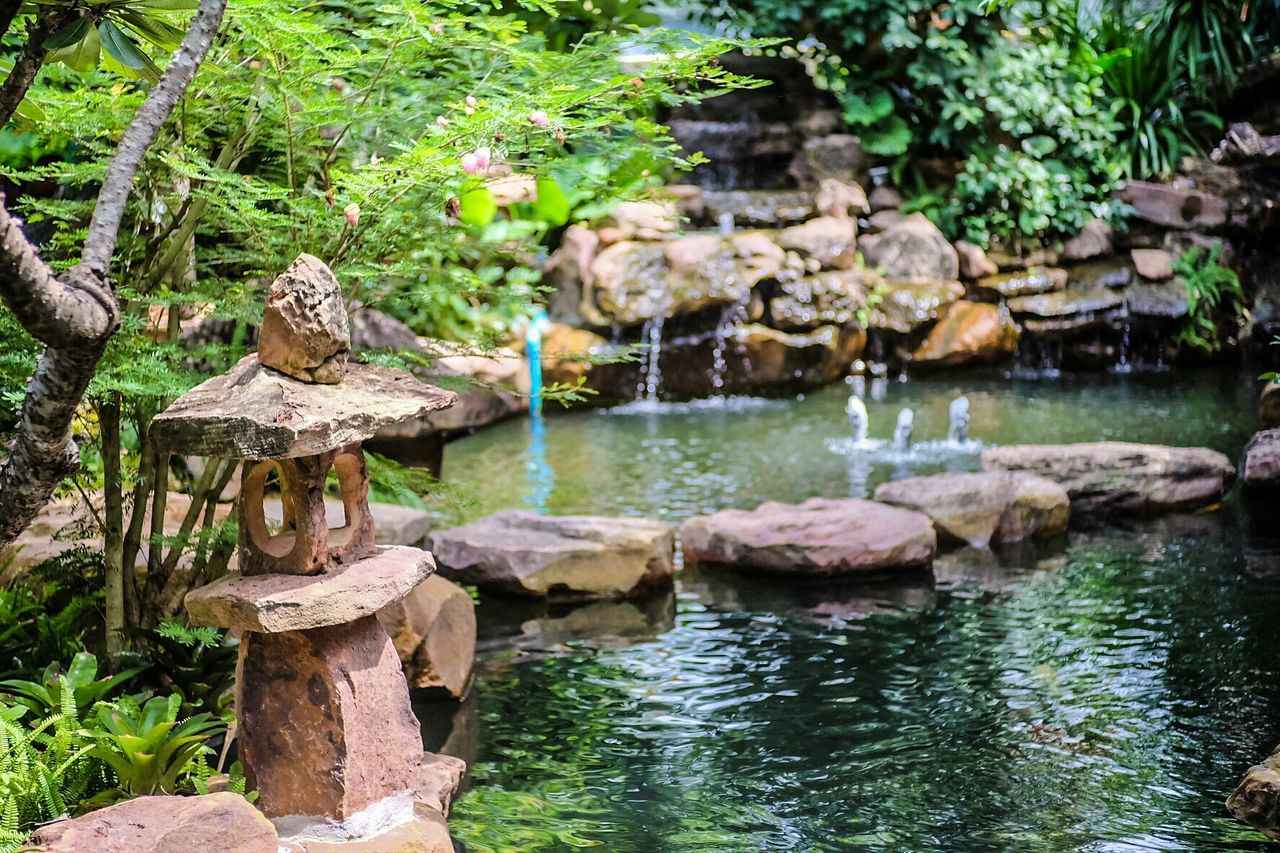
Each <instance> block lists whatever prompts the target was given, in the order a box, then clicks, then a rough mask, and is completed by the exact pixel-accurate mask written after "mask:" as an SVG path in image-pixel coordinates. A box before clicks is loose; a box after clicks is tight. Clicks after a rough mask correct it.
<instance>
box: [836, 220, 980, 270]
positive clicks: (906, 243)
mask: <svg viewBox="0 0 1280 853" xmlns="http://www.w3.org/2000/svg"><path fill="white" fill-rule="evenodd" d="M860 248H861V250H862V256H863V258H864V259H865V260H866V262H867V266H869V267H873V268H875V269H876V270H878V271H879V272H881V273H882V274H883V275H884V276H885V277H886V278H894V279H940V280H942V281H951V280H954V279H957V278H959V277H960V258H959V256H958V255H957V254H956V250H955V247H954V246H952V245H951V244H950V243H949V242H947V238H946V237H945V236H944V235H943V233H942V232H941V231H939V230H938V226H936V225H934V224H933V223H932V222H930V221H929V220H928V219H926V218H925V216H924V214H920V213H913V214H911V215H910V216H907V217H904V218H903V219H901V220H900V221H898V222H896V223H894V224H893V225H891V226H889V227H888V228H886V229H885V230H883V231H881V232H880V233H879V234H873V235H870V236H868V237H864V238H863V239H862V243H861V244H860Z"/></svg>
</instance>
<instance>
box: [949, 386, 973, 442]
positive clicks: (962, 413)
mask: <svg viewBox="0 0 1280 853" xmlns="http://www.w3.org/2000/svg"><path fill="white" fill-rule="evenodd" d="M947 413H948V425H947V443H948V444H952V445H963V444H965V443H967V442H968V441H969V398H968V397H956V398H955V399H954V400H952V401H951V406H950V407H949V408H948V409H947Z"/></svg>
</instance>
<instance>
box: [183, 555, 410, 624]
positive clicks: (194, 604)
mask: <svg viewBox="0 0 1280 853" xmlns="http://www.w3.org/2000/svg"><path fill="white" fill-rule="evenodd" d="M435 570H436V563H435V560H434V559H432V557H431V555H430V554H429V553H427V552H426V551H423V550H422V549H421V548H410V547H408V546H406V545H393V546H390V547H386V548H380V549H379V550H378V553H377V554H374V555H373V556H372V557H366V558H365V559H363V560H357V561H356V562H354V563H349V564H347V565H344V566H338V567H336V568H334V569H333V570H331V571H328V572H325V573H324V574H319V575H286V574H278V573H272V574H265V575H242V574H240V573H239V572H230V573H228V574H226V575H223V576H222V577H221V578H218V580H216V581H214V582H213V583H211V584H209V585H208V586H203V587H200V588H199V589H196V590H192V591H191V592H189V593H187V597H186V599H185V602H184V603H185V604H186V607H187V615H188V616H189V617H190V619H191V624H192V625H209V626H214V627H218V628H239V629H241V630H244V631H258V632H259V633H263V634H279V633H282V632H284V631H306V630H308V629H311V628H323V627H326V626H328V625H342V624H345V623H347V622H354V621H355V620H357V619H362V618H364V617H365V616H371V615H373V614H375V613H377V612H378V611H379V610H381V609H382V608H384V607H387V606H388V605H391V604H394V603H395V602H397V601H399V600H400V599H402V598H404V597H405V596H406V595H408V594H409V593H410V592H412V591H413V588H414V587H416V586H417V585H418V584H420V583H422V582H423V581H424V580H426V579H427V578H428V577H430V576H431V575H432V574H433V573H434V572H435Z"/></svg>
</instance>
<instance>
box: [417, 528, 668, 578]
mask: <svg viewBox="0 0 1280 853" xmlns="http://www.w3.org/2000/svg"><path fill="white" fill-rule="evenodd" d="M431 551H432V553H433V554H434V555H435V557H436V562H437V564H438V566H439V571H440V574H442V575H444V576H445V577H447V578H449V579H450V580H453V581H455V582H457V583H461V584H472V585H475V586H478V587H480V588H481V589H483V590H489V591H492V592H497V593H503V594H507V595H515V596H520V597H524V598H556V599H568V600H574V599H577V600H583V599H593V598H629V597H632V596H639V595H644V594H646V593H649V592H652V591H653V590H655V589H660V588H665V587H668V586H670V585H671V575H672V567H673V555H674V551H675V539H674V531H673V530H672V528H671V526H670V525H668V524H663V523H662V522H660V521H650V520H649V519H644V518H625V517H599V516H585V515H579V516H547V515H538V514H536V513H533V512H528V511H526V510H505V511H503V512H499V513H495V514H494V515H490V516H488V517H486V518H482V519H480V520H479V521H473V522H471V523H470V524H464V525H463V526H461V527H455V528H452V529H450V530H442V531H439V532H438V533H434V534H432V536H431Z"/></svg>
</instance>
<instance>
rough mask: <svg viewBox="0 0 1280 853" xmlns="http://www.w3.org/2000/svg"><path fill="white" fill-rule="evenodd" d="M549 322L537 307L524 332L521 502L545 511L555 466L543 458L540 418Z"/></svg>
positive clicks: (543, 433) (544, 434)
mask: <svg viewBox="0 0 1280 853" xmlns="http://www.w3.org/2000/svg"><path fill="white" fill-rule="evenodd" d="M549 324H550V321H549V320H548V318H547V312H546V311H544V310H542V309H539V310H538V312H537V313H536V314H534V315H533V318H532V319H531V320H530V321H529V326H528V328H526V329H525V332H524V351H525V356H526V357H527V358H528V361H529V451H528V454H527V455H526V457H525V474H526V476H527V478H528V482H529V494H528V495H527V496H526V498H525V504H526V505H528V506H529V507H530V508H532V509H533V510H534V511H535V512H539V513H546V512H547V503H548V501H549V500H550V499H551V493H552V492H553V491H554V490H555V483H556V472H555V469H554V468H552V467H551V464H550V463H549V462H548V461H547V429H546V422H545V421H544V420H543V418H542V336H543V334H544V333H545V332H546V330H547V327H548V325H549Z"/></svg>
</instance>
